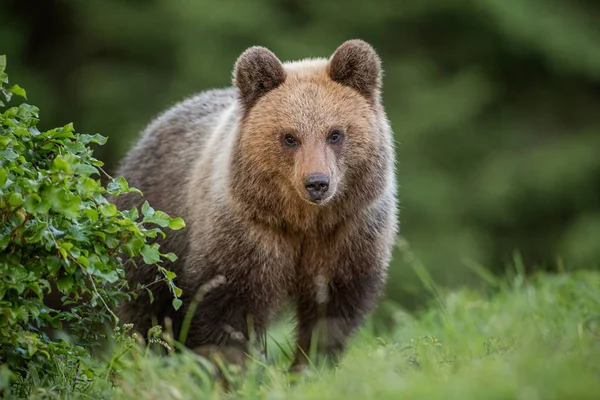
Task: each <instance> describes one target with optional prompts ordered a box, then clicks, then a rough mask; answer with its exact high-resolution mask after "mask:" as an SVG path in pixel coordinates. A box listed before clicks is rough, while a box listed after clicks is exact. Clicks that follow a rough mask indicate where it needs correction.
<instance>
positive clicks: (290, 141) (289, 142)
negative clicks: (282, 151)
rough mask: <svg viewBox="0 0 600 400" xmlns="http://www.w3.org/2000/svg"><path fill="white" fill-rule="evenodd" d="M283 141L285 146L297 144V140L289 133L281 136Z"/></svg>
mask: <svg viewBox="0 0 600 400" xmlns="http://www.w3.org/2000/svg"><path fill="white" fill-rule="evenodd" d="M283 143H284V144H285V145H286V146H287V147H296V146H298V145H299V143H298V140H297V139H296V138H295V137H294V136H293V135H291V134H289V133H288V134H286V135H285V136H284V137H283Z"/></svg>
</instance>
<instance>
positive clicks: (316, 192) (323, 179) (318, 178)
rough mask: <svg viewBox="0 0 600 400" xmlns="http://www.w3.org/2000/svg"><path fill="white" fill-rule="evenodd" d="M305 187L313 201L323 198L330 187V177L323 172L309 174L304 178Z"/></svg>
mask: <svg viewBox="0 0 600 400" xmlns="http://www.w3.org/2000/svg"><path fill="white" fill-rule="evenodd" d="M304 187H305V188H306V191H307V192H308V195H309V197H310V199H311V200H312V201H316V200H322V199H323V197H324V195H325V193H327V189H329V177H328V176H327V175H323V174H308V175H307V176H306V178H304Z"/></svg>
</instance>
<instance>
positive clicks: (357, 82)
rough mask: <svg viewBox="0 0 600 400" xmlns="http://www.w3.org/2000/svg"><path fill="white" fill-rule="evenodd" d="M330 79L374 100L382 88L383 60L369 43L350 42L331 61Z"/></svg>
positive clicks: (341, 47) (343, 44)
mask: <svg viewBox="0 0 600 400" xmlns="http://www.w3.org/2000/svg"><path fill="white" fill-rule="evenodd" d="M329 77H330V78H331V79H332V80H334V81H335V82H338V83H340V84H342V85H346V86H350V87H351V88H353V89H355V90H357V91H358V92H359V93H361V94H362V95H364V96H366V97H367V98H369V99H373V98H374V97H375V96H376V95H377V94H378V93H379V90H380V87H381V60H380V59H379V56H378V55H377V53H376V52H375V49H373V47H371V45H370V44H368V43H367V42H365V41H363V40H359V39H354V40H348V41H346V42H344V43H342V45H341V46H340V47H338V48H337V49H336V51H335V52H334V53H333V55H332V56H331V58H330V59H329Z"/></svg>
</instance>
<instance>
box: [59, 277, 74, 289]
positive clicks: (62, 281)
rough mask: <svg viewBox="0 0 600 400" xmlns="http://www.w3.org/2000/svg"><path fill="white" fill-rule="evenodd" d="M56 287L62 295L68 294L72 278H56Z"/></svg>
mask: <svg viewBox="0 0 600 400" xmlns="http://www.w3.org/2000/svg"><path fill="white" fill-rule="evenodd" d="M56 287H57V288H58V290H60V291H61V292H62V293H64V294H67V293H69V292H70V291H71V290H72V289H73V277H72V276H70V275H66V276H62V277H60V278H58V279H57V280H56Z"/></svg>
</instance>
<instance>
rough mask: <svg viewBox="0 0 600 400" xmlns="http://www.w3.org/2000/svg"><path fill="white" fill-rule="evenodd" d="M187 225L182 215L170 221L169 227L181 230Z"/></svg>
mask: <svg viewBox="0 0 600 400" xmlns="http://www.w3.org/2000/svg"><path fill="white" fill-rule="evenodd" d="M185 226H186V225H185V222H184V221H183V218H181V217H178V218H173V219H171V221H170V222H169V228H171V229H173V230H174V231H176V230H179V229H181V228H185Z"/></svg>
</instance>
